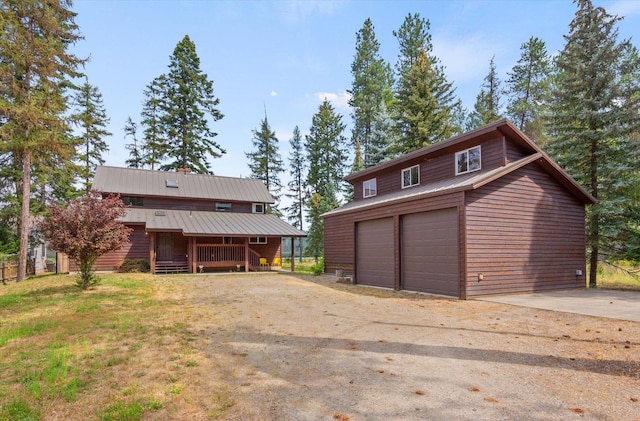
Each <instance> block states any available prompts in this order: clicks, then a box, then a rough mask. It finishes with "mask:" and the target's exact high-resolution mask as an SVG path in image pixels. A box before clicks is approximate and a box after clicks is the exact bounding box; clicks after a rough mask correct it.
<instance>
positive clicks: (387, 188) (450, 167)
mask: <svg viewBox="0 0 640 421" xmlns="http://www.w3.org/2000/svg"><path fill="white" fill-rule="evenodd" d="M508 144H509V142H507V145H508ZM478 145H480V146H481V164H482V169H481V170H480V171H481V172H486V171H490V170H493V169H496V168H498V167H501V166H503V165H504V164H505V162H506V161H507V158H506V157H505V153H508V154H509V153H510V154H511V156H512V160H515V159H516V157H517V156H519V155H518V154H520V156H519V157H523V156H524V152H523V151H520V150H518V149H516V148H515V147H513V146H507V148H506V150H505V144H504V138H503V137H493V138H491V139H489V140H485V141H484V142H482V143H480V142H474V143H469V144H465V145H464V146H460V147H458V148H457V149H451V150H443V151H438V154H433V155H429V156H422V157H419V158H415V159H413V160H409V161H406V162H404V163H402V164H401V165H398V166H394V167H392V168H387V169H384V170H381V171H380V173H375V174H371V175H369V176H367V177H363V178H362V179H358V180H357V181H355V184H354V186H353V187H354V200H367V199H364V198H363V197H362V183H363V182H364V181H367V180H371V179H372V178H375V179H376V184H377V194H378V195H383V194H387V193H391V192H394V191H398V190H400V189H402V181H401V174H402V170H403V169H405V168H409V167H411V166H414V165H420V184H425V183H430V182H435V181H440V180H445V179H450V178H454V177H455V176H456V175H455V154H456V152H459V151H463V150H466V149H468V148H472V147H474V146H478Z"/></svg>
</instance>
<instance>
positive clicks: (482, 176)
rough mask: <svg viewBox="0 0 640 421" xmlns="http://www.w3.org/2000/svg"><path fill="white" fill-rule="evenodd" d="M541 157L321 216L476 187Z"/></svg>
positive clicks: (433, 184) (368, 201)
mask: <svg viewBox="0 0 640 421" xmlns="http://www.w3.org/2000/svg"><path fill="white" fill-rule="evenodd" d="M541 157H542V155H541V154H539V153H538V154H534V155H531V156H528V157H525V158H522V159H520V160H518V161H515V162H512V163H510V164H507V165H505V166H504V167H498V168H496V169H493V170H491V171H487V172H478V173H470V174H465V175H461V176H458V177H455V178H447V179H444V180H440V181H435V182H432V183H426V184H421V185H419V186H416V187H410V188H407V189H402V190H398V191H394V192H391V193H388V194H383V195H379V196H375V197H372V198H368V199H362V200H355V201H353V202H349V203H347V204H345V205H343V206H341V207H339V208H337V209H334V210H332V211H329V212H327V213H324V214H322V215H321V217H323V218H324V217H325V216H331V215H336V214H340V213H344V212H352V211H358V210H363V209H367V208H370V207H375V206H382V205H387V204H390V203H394V202H400V201H404V200H411V199H417V198H421V197H424V196H434V195H439V194H446V193H452V192H455V191H462V190H470V189H476V188H479V187H481V186H483V185H485V184H487V183H489V182H491V181H493V180H496V179H497V178H500V177H502V176H504V175H506V174H508V173H510V172H512V171H515V170H516V169H518V168H521V167H523V166H525V165H528V164H530V163H532V162H534V161H536V160H539V159H540V158H541Z"/></svg>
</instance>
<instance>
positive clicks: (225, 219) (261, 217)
mask: <svg viewBox="0 0 640 421" xmlns="http://www.w3.org/2000/svg"><path fill="white" fill-rule="evenodd" d="M121 221H122V222H124V223H129V224H145V227H146V230H147V231H179V232H182V233H183V235H185V236H196V235H199V236H204V235H211V236H227V237H234V236H242V237H247V236H250V237H254V236H255V237H306V236H307V234H306V233H305V232H304V231H301V230H299V229H297V228H294V227H292V226H291V225H289V224H288V223H286V222H285V221H283V220H281V219H280V218H278V217H277V216H275V215H270V214H258V213H234V212H203V211H188V210H159V209H145V208H127V214H126V215H125V216H124V217H123V218H122V219H121Z"/></svg>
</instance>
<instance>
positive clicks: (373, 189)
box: [362, 178, 378, 198]
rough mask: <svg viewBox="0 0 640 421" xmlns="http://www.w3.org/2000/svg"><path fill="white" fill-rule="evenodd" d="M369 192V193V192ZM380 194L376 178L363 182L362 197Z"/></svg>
mask: <svg viewBox="0 0 640 421" xmlns="http://www.w3.org/2000/svg"><path fill="white" fill-rule="evenodd" d="M367 192H369V194H367ZM377 194H378V182H377V180H376V179H375V178H372V179H371V180H366V181H363V182H362V197H363V198H367V197H373V196H376V195H377Z"/></svg>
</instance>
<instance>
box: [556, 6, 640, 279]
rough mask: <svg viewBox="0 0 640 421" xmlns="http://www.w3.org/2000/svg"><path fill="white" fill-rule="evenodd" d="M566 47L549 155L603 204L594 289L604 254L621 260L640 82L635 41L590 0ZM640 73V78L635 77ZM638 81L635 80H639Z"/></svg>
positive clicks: (594, 244) (596, 213) (591, 213)
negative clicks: (632, 43)
mask: <svg viewBox="0 0 640 421" xmlns="http://www.w3.org/2000/svg"><path fill="white" fill-rule="evenodd" d="M576 4H577V5H578V10H577V12H576V14H575V17H574V19H573V20H572V21H571V24H570V25H569V34H568V35H566V36H565V45H564V48H563V50H562V51H561V52H560V55H559V56H558V58H557V67H558V74H557V75H556V77H555V78H554V80H555V86H554V91H553V100H552V113H551V120H550V131H551V135H552V137H551V138H550V140H549V142H548V145H547V150H548V152H549V153H550V155H551V156H553V157H554V158H555V160H556V162H558V164H560V165H561V166H562V167H563V168H565V169H566V170H567V171H568V172H569V174H571V175H572V176H573V177H574V178H575V179H576V181H578V182H579V183H580V184H582V185H583V186H585V188H586V189H587V190H588V191H589V192H590V193H591V195H592V196H593V197H595V198H596V199H598V203H597V204H595V205H593V206H590V207H589V208H588V209H587V221H586V225H587V248H588V251H589V263H590V267H589V285H590V286H596V284H597V273H598V263H599V261H600V259H601V258H602V257H605V258H607V257H616V256H615V254H616V247H617V245H618V243H619V242H620V240H623V237H621V234H623V233H624V232H625V228H626V227H627V226H628V221H627V220H626V216H627V215H625V210H626V209H627V208H628V207H629V206H632V203H630V202H631V201H630V198H629V197H628V196H627V194H626V193H627V192H628V191H629V189H630V188H631V185H629V183H634V182H637V180H638V178H637V176H636V177H633V176H632V177H629V176H628V175H633V174H635V175H637V174H638V171H639V168H638V166H639V165H640V164H639V161H638V159H637V157H638V156H639V155H638V149H637V148H638V144H637V142H635V141H634V140H633V138H632V136H633V135H634V134H635V133H637V132H638V128H639V124H640V120H639V119H638V105H639V101H640V90H639V88H638V83H637V82H636V83H631V84H627V83H625V82H627V81H629V80H631V79H634V78H637V75H638V73H637V69H638V66H640V63H639V62H638V57H637V55H636V56H635V57H633V56H630V55H629V54H628V52H629V49H630V48H629V47H630V46H629V41H626V40H625V41H622V42H620V41H618V29H617V27H616V24H617V23H618V22H619V21H620V19H621V18H619V17H616V16H612V15H609V14H608V13H607V12H606V10H605V9H603V8H602V7H594V6H593V4H592V3H591V1H590V0H578V1H577V2H576ZM634 73H635V74H634ZM636 81H637V79H636Z"/></svg>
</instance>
